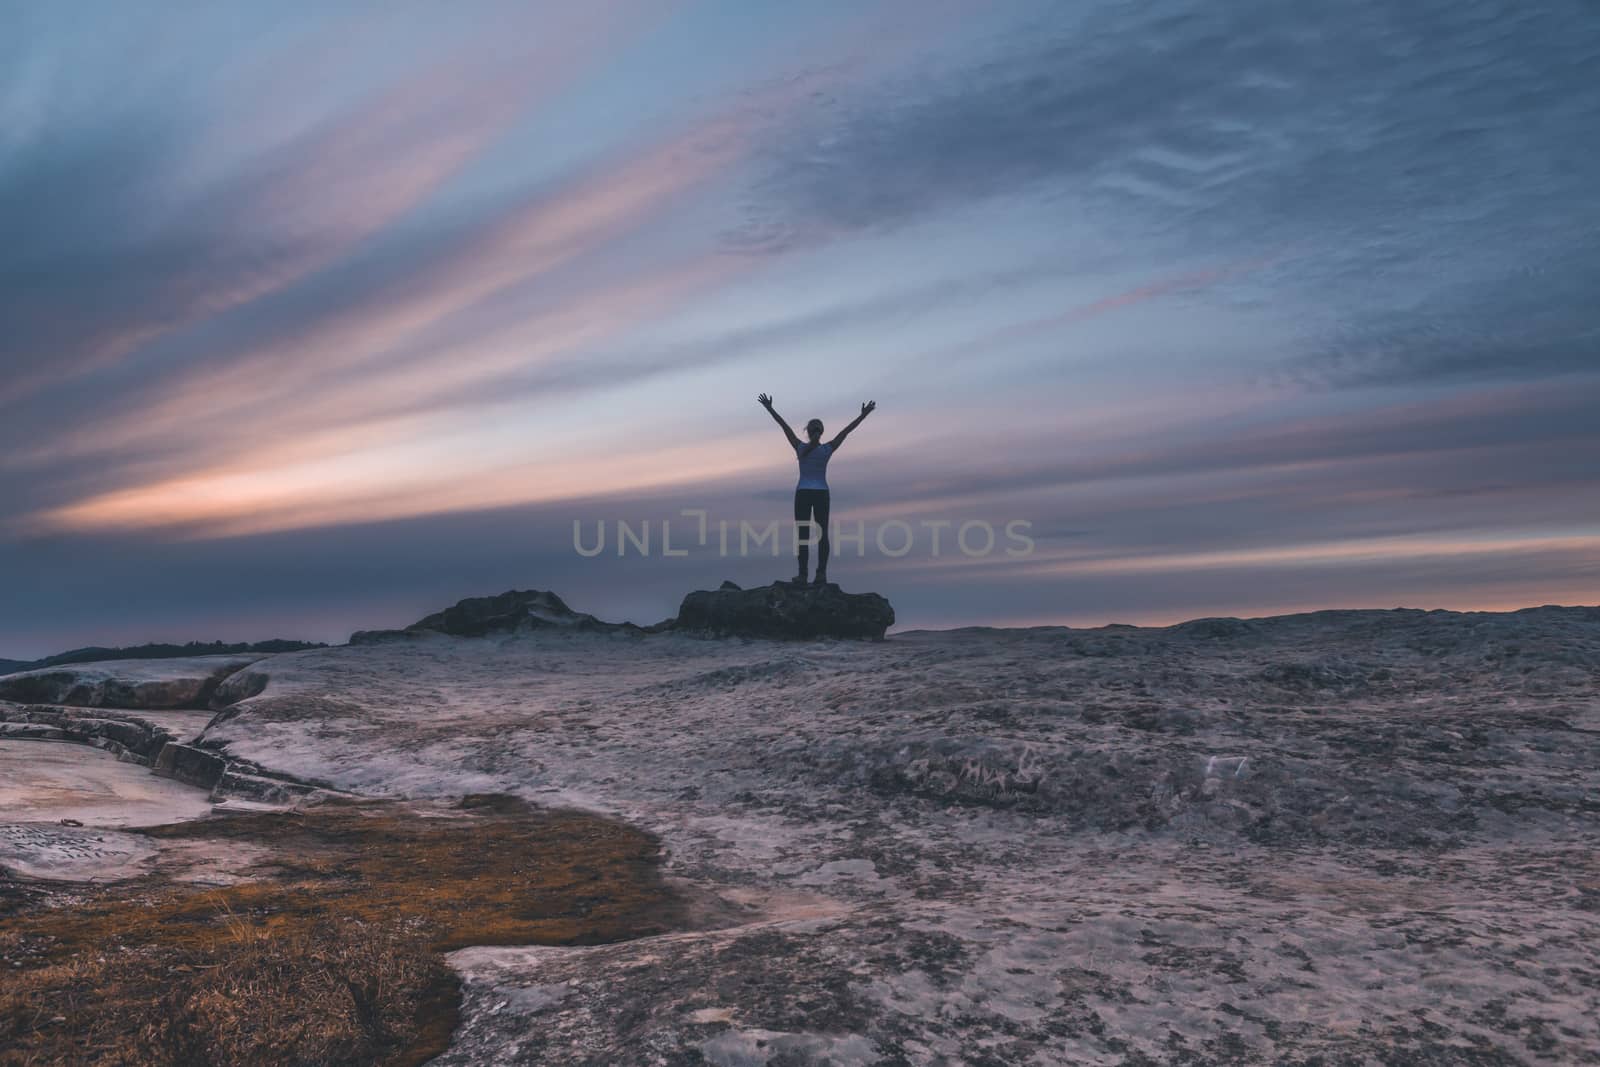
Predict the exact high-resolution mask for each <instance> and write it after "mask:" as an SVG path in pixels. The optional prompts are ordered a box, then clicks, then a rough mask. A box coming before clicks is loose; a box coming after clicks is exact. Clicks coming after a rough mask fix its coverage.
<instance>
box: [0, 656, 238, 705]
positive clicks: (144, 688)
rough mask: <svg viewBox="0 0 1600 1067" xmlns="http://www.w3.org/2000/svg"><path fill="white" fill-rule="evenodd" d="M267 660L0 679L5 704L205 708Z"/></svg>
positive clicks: (105, 667) (120, 663)
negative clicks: (235, 678)
mask: <svg viewBox="0 0 1600 1067" xmlns="http://www.w3.org/2000/svg"><path fill="white" fill-rule="evenodd" d="M262 658H263V657H262V656H260V655H247V656H193V657H189V658H185V659H161V660H111V661H109V662H105V663H86V664H75V665H72V666H63V667H45V668H41V669H39V670H33V671H23V672H21V673H19V674H10V675H6V676H5V677H4V678H0V700H9V701H14V702H16V703H18V704H64V705H67V706H69V707H75V708H149V709H156V708H204V707H207V706H208V705H209V703H210V700H211V696H212V694H213V693H214V692H215V690H216V689H217V687H218V686H219V685H221V684H222V682H223V681H224V680H225V679H226V678H228V677H229V676H230V675H232V674H234V673H235V672H237V671H240V670H243V669H244V668H246V667H248V666H250V665H251V664H252V663H255V662H256V661H258V660H260V659H262Z"/></svg>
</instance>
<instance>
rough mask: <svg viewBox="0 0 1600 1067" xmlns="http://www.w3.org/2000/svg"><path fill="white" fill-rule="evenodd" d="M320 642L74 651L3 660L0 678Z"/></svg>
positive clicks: (291, 649) (212, 643) (202, 643)
mask: <svg viewBox="0 0 1600 1067" xmlns="http://www.w3.org/2000/svg"><path fill="white" fill-rule="evenodd" d="M327 647H328V646H327V645H326V644H323V643H322V642H319V641H280V640H273V641H256V642H254V643H252V642H248V641H245V642H238V643H235V644H231V645H230V644H227V643H226V642H223V641H190V642H188V643H187V644H182V645H134V646H133V647H131V648H100V647H98V646H94V645H91V646H90V647H88V648H75V649H73V650H72V651H70V652H62V653H60V654H59V655H55V656H46V657H45V658H44V659H35V660H15V659H0V674H13V673H15V672H17V671H31V670H36V669H38V668H40V667H60V666H62V665H63V664H68V663H98V662H100V661H102V660H108V659H177V658H179V657H181V656H234V655H238V654H240V653H246V652H262V653H267V652H299V651H301V650H303V649H307V648H327Z"/></svg>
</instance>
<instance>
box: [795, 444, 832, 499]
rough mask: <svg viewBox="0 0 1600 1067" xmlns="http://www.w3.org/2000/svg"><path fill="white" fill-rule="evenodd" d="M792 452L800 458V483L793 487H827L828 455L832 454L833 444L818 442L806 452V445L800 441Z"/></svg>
mask: <svg viewBox="0 0 1600 1067" xmlns="http://www.w3.org/2000/svg"><path fill="white" fill-rule="evenodd" d="M794 454H795V456H796V457H798V458H799V460H800V484H799V485H797V486H795V488H796V489H826V488H828V457H829V456H831V455H833V446H832V445H829V444H820V445H818V446H817V447H816V448H813V449H812V450H811V451H810V452H807V451H806V445H805V444H803V443H802V444H798V445H796V446H795V449H794Z"/></svg>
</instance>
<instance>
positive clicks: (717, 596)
mask: <svg viewBox="0 0 1600 1067" xmlns="http://www.w3.org/2000/svg"><path fill="white" fill-rule="evenodd" d="M893 625H894V608H893V607H891V606H890V605H889V602H888V601H887V600H885V599H884V598H883V597H881V596H879V595H878V594H877V593H846V592H844V591H843V590H842V589H840V588H839V586H838V585H837V584H835V583H833V582H829V583H828V584H827V585H821V586H815V585H797V584H792V583H788V582H773V583H772V584H771V585H768V586H762V587H760V588H757V589H741V588H739V587H738V586H737V585H734V584H733V583H732V582H723V583H722V587H721V588H720V589H700V590H696V591H695V592H693V593H690V594H689V595H688V596H686V597H684V598H683V605H682V607H680V608H679V609H678V618H677V621H676V623H675V624H674V627H673V628H674V629H676V630H680V631H684V630H687V631H691V632H697V633H707V634H718V635H724V636H733V637H776V638H812V637H852V638H868V639H871V640H874V641H879V640H882V639H883V634H884V631H885V630H887V629H888V628H889V627H890V626H893Z"/></svg>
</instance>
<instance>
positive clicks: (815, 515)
mask: <svg viewBox="0 0 1600 1067" xmlns="http://www.w3.org/2000/svg"><path fill="white" fill-rule="evenodd" d="M756 399H757V400H759V401H761V406H762V407H764V408H766V409H767V414H768V415H771V416H772V417H773V419H774V420H775V421H776V422H777V424H778V425H779V426H782V427H783V435H784V436H785V437H787V438H788V439H789V443H790V444H791V445H793V446H794V454H795V458H797V459H798V460H799V461H800V483H799V484H798V485H796V486H795V488H794V520H795V522H797V523H805V524H806V525H805V526H804V527H801V528H800V529H801V531H802V532H801V536H800V539H799V550H798V551H799V556H800V573H799V574H797V575H796V576H795V579H794V580H795V581H796V582H798V583H800V584H801V585H804V584H805V582H806V565H807V563H808V562H809V560H810V555H811V545H810V543H809V542H810V541H811V540H812V537H811V532H810V531H811V527H810V524H811V522H813V521H815V522H816V524H817V526H818V527H819V528H820V531H821V535H820V536H819V537H817V538H816V539H815V540H816V542H817V581H816V584H817V585H826V584H827V581H828V459H829V458H830V457H831V456H832V455H833V454H834V453H835V452H837V451H839V446H840V445H842V444H844V439H845V438H846V437H849V436H850V431H851V430H853V429H855V428H856V427H857V426H860V425H861V420H862V419H864V418H866V417H867V416H868V415H870V414H872V412H873V409H875V408H876V407H877V406H878V402H877V401H876V400H869V401H867V402H866V403H865V404H862V405H861V414H859V415H857V416H856V417H855V420H854V421H853V422H851V423H850V425H849V426H846V427H845V428H844V429H842V430H840V431H839V433H838V434H837V435H836V436H835V437H834V439H833V440H831V441H829V442H827V443H826V444H824V443H823V441H822V420H821V419H812V420H811V421H810V422H808V423H806V437H807V438H809V440H807V441H804V442H802V441H801V440H800V438H798V437H796V436H795V435H794V431H793V430H791V429H789V424H788V423H787V422H784V421H783V416H782V415H779V414H778V413H777V412H776V411H774V410H773V407H772V398H771V397H770V396H768V395H767V394H766V393H762V394H761V395H760V396H758V397H756Z"/></svg>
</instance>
